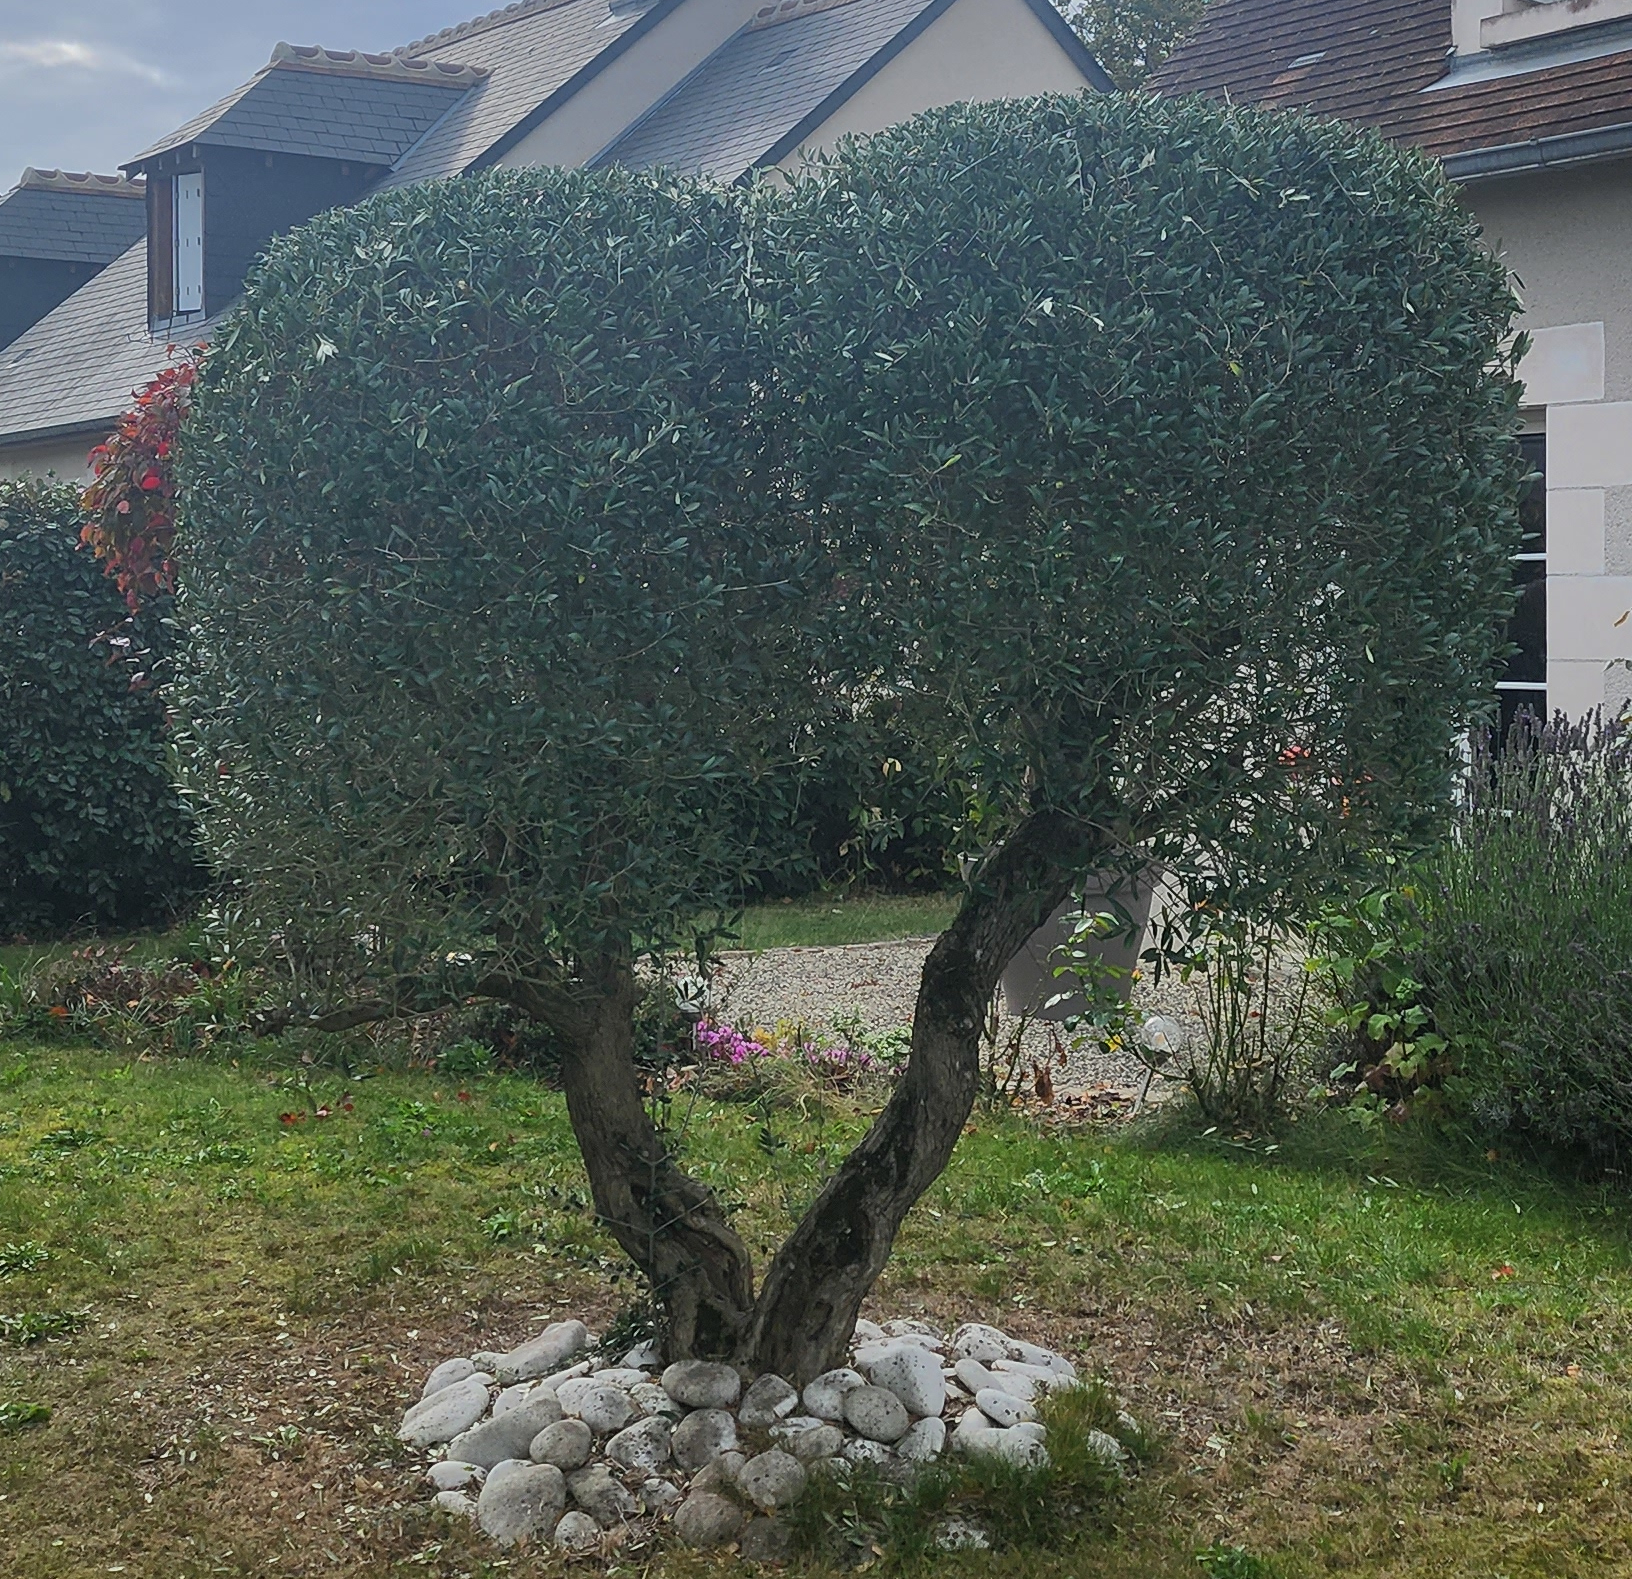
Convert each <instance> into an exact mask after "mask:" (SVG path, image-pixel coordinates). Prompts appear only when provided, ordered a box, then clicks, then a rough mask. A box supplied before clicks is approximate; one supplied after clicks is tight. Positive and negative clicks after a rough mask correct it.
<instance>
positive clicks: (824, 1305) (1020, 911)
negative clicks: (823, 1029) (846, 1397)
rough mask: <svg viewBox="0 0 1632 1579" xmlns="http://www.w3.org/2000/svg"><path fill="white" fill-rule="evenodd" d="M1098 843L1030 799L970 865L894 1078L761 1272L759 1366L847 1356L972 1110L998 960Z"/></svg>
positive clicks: (785, 1369)
mask: <svg viewBox="0 0 1632 1579" xmlns="http://www.w3.org/2000/svg"><path fill="white" fill-rule="evenodd" d="M1104 848H1105V841H1103V840H1102V839H1100V838H1098V837H1096V835H1095V834H1094V833H1093V832H1092V831H1091V830H1090V829H1088V828H1087V827H1086V826H1085V825H1084V824H1082V823H1080V822H1078V821H1076V820H1075V819H1072V818H1069V817H1066V816H1064V815H1062V814H1061V813H1058V812H1048V811H1043V812H1035V813H1033V814H1032V815H1031V816H1030V817H1028V818H1027V819H1026V821H1025V822H1024V823H1023V824H1022V825H1021V826H1020V827H1019V828H1018V829H1017V830H1016V831H1015V833H1014V835H1013V837H1011V838H1010V839H1008V840H1007V841H1006V842H1005V843H1004V844H1003V846H1002V847H1001V848H1000V849H999V850H998V852H997V853H996V854H995V855H994V856H993V857H992V859H991V860H990V861H989V862H988V863H987V865H986V866H985V867H984V868H983V869H982V870H981V872H980V873H979V874H978V876H977V878H976V882H975V885H974V889H973V891H972V892H971V893H970V895H969V897H968V898H967V899H966V900H965V901H964V905H963V908H962V909H961V910H960V911H959V913H958V916H957V919H956V920H955V921H954V922H953V923H952V925H951V926H950V927H949V928H948V929H947V931H946V932H945V933H944V934H943V935H942V936H941V938H940V940H939V941H938V942H937V943H936V945H935V947H934V949H933V950H931V952H930V955H929V958H928V959H927V960H926V961H925V963H924V971H923V977H922V980H921V982H920V985H919V991H918V1006H917V1010H916V1012H915V1015H914V1019H913V1028H912V1055H911V1059H910V1061H909V1063H908V1065H907V1071H906V1074H905V1076H904V1078H903V1079H902V1081H901V1084H900V1085H899V1086H898V1087H897V1088H896V1091H895V1094H894V1095H893V1096H892V1097H891V1099H890V1101H889V1103H888V1105H887V1106H886V1107H885V1109H884V1111H883V1113H881V1114H880V1115H879V1118H878V1120H877V1122H876V1123H875V1124H874V1125H873V1127H872V1129H871V1130H870V1131H869V1132H868V1134H867V1136H866V1138H865V1139H864V1140H863V1141H862V1142H861V1144H860V1145H859V1146H858V1147H857V1148H856V1149H855V1151H853V1152H852V1153H851V1154H850V1156H849V1157H848V1158H847V1159H846V1161H845V1162H844V1164H843V1165H842V1166H841V1167H840V1169H839V1171H838V1172H837V1173H836V1174H835V1175H834V1176H833V1178H832V1179H831V1180H830V1181H829V1182H828V1184H827V1187H826V1188H825V1189H824V1190H823V1191H822V1193H821V1194H820V1195H819V1196H818V1197H817V1199H816V1202H815V1204H814V1205H813V1206H812V1207H811V1208H810V1210H809V1211H808V1212H807V1213H806V1214H805V1217H804V1220H803V1221H802V1222H801V1223H800V1224H799V1226H798V1227H797V1228H796V1229H795V1230H794V1232H793V1234H792V1235H791V1236H790V1237H789V1239H788V1240H787V1242H786V1243H785V1244H784V1245H783V1246H782V1248H781V1250H780V1251H778V1253H777V1255H776V1258H775V1260H774V1261H773V1262H772V1263H771V1266H770V1269H769V1271H768V1272H767V1273H766V1277H765V1283H764V1286H763V1288H762V1289H761V1291H760V1296H759V1300H758V1302H757V1305H756V1307H755V1310H754V1316H753V1323H752V1326H751V1327H750V1328H749V1330H748V1332H747V1333H746V1335H745V1341H744V1343H743V1345H742V1357H743V1358H744V1359H745V1360H746V1361H747V1362H748V1363H749V1364H751V1365H752V1366H753V1367H754V1368H755V1369H756V1370H761V1371H775V1372H777V1374H779V1375H781V1376H785V1377H788V1378H789V1379H790V1380H793V1381H796V1382H801V1383H802V1382H805V1381H808V1380H809V1379H810V1378H811V1377H813V1376H816V1375H818V1374H820V1373H821V1372H822V1371H825V1370H829V1369H831V1368H832V1367H834V1366H836V1365H838V1364H840V1363H841V1362H842V1360H843V1358H844V1352H845V1347H846V1345H847V1344H848V1343H849V1340H850V1336H851V1334H852V1333H853V1332H854V1330H855V1324H856V1318H857V1316H858V1315H859V1314H860V1311H861V1303H862V1300H863V1299H864V1298H865V1297H866V1295H867V1292H868V1290H869V1289H870V1288H871V1287H872V1286H873V1283H874V1281H875V1280H876V1279H877V1277H878V1275H879V1273H880V1272H881V1271H883V1269H884V1263H885V1261H886V1260H887V1259H888V1257H889V1254H890V1249H891V1247H892V1246H893V1244H894V1243H895V1237H896V1234H897V1233H898V1232H899V1230H900V1227H901V1224H902V1222H903V1221H904V1219H905V1218H906V1215H907V1213H908V1212H909V1211H910V1210H911V1209H912V1207H913V1205H914V1203H915V1202H916V1201H917V1200H918V1198H919V1197H920V1196H921V1195H922V1194H923V1193H924V1191H925V1190H927V1189H928V1188H929V1186H930V1185H931V1184H933V1183H934V1182H935V1180H936V1179H937V1178H939V1177H940V1175H941V1173H942V1171H943V1170H944V1169H945V1167H946V1165H947V1163H948V1162H949V1161H950V1160H951V1156H952V1149H953V1147H954V1146H955V1145H956V1144H957V1140H958V1136H959V1135H960V1134H961V1133H962V1131H963V1126H964V1124H965V1123H966V1122H967V1121H968V1118H969V1113H970V1110H971V1109H972V1108H973V1106H974V1102H975V1097H976V1095H977V1094H978V1092H979V1087H980V1034H981V1026H982V1024H983V1023H984V1021H985V1016H986V1010H987V1006H988V1004H989V1003H990V1002H991V997H992V993H993V992H994V991H995V990H996V987H997V983H998V979H999V977H1000V976H1001V975H1002V972H1003V969H1004V967H1005V966H1007V964H1008V963H1009V961H1010V960H1011V959H1013V958H1014V956H1015V955H1016V954H1017V953H1018V952H1019V950H1020V947H1021V945H1022V944H1023V943H1024V942H1025V940H1026V939H1027V938H1028V937H1029V936H1030V935H1031V933H1032V932H1033V931H1035V930H1036V928H1037V927H1038V926H1039V925H1041V924H1042V921H1043V920H1044V918H1045V917H1047V916H1048V915H1049V914H1050V913H1051V912H1052V911H1053V910H1054V909H1055V908H1056V907H1057V906H1058V905H1059V904H1061V903H1062V902H1063V901H1064V899H1065V897H1066V895H1067V894H1068V893H1069V892H1070V889H1071V884H1072V882H1073V881H1074V880H1075V879H1076V878H1078V877H1080V876H1081V875H1082V873H1083V872H1084V871H1086V870H1088V869H1089V867H1090V866H1092V865H1093V864H1094V860H1095V857H1096V855H1098V854H1100V853H1102V851H1103V849H1104Z"/></svg>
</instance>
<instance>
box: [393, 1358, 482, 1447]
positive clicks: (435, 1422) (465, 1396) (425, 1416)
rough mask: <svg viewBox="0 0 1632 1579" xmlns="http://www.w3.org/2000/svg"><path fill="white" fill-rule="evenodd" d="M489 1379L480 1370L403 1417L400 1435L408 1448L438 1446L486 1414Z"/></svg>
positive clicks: (423, 1402)
mask: <svg viewBox="0 0 1632 1579" xmlns="http://www.w3.org/2000/svg"><path fill="white" fill-rule="evenodd" d="M487 1381H488V1379H487V1378H486V1377H485V1376H484V1375H483V1373H482V1372H481V1371H477V1372H476V1373H475V1374H474V1375H472V1376H467V1377H466V1378H465V1379H464V1381H462V1382H455V1383H454V1384H453V1385H452V1386H451V1387H444V1388H442V1389H441V1390H440V1391H438V1392H434V1393H432V1394H431V1396H430V1397H429V1398H426V1399H424V1400H423V1401H422V1402H420V1403H417V1404H415V1405H414V1407H413V1408H412V1409H410V1410H409V1411H408V1412H407V1414H405V1415H404V1416H403V1417H402V1424H401V1425H400V1426H399V1427H398V1428H397V1435H398V1437H399V1438H400V1439H401V1440H402V1441H403V1442H405V1443H407V1445H408V1446H409V1447H437V1446H439V1445H440V1444H441V1443H443V1442H451V1441H452V1440H453V1439H454V1438H455V1437H456V1436H458V1435H459V1434H460V1433H461V1432H464V1431H468V1430H469V1429H470V1428H471V1427H472V1426H473V1425H475V1424H476V1422H477V1421H478V1420H480V1419H481V1418H482V1416H483V1415H484V1414H486V1413H487Z"/></svg>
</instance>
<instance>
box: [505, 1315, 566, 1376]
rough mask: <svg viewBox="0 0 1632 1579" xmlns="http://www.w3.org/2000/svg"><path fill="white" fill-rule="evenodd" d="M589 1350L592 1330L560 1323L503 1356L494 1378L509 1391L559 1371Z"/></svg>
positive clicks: (563, 1322) (564, 1322) (547, 1328)
mask: <svg viewBox="0 0 1632 1579" xmlns="http://www.w3.org/2000/svg"><path fill="white" fill-rule="evenodd" d="M588 1347H589V1329H588V1328H587V1327H586V1326H585V1325H584V1324H583V1322H581V1321H558V1322H555V1323H554V1324H553V1325H551V1326H548V1327H546V1328H545V1329H544V1330H543V1331H542V1332H541V1333H539V1335H538V1336H537V1337H536V1338H529V1339H528V1341H527V1342H526V1343H523V1344H522V1345H520V1347H518V1348H515V1349H512V1350H511V1351H510V1352H509V1353H508V1354H506V1355H503V1356H502V1357H501V1358H500V1360H499V1363H498V1365H497V1366H496V1367H495V1369H494V1374H495V1375H496V1376H497V1377H498V1379H499V1380H500V1381H501V1382H502V1383H504V1385H505V1386H506V1387H508V1386H510V1385H511V1384H512V1383H515V1382H530V1381H532V1380H533V1378H534V1377H538V1376H548V1375H550V1374H551V1372H553V1371H558V1370H560V1369H561V1367H562V1366H563V1365H564V1364H566V1362H567V1361H569V1360H571V1359H572V1357H573V1356H574V1355H575V1354H581V1353H583V1351H584V1350H585V1349H587V1348H588Z"/></svg>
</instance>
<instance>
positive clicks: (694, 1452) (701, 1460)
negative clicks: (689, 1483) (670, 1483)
mask: <svg viewBox="0 0 1632 1579" xmlns="http://www.w3.org/2000/svg"><path fill="white" fill-rule="evenodd" d="M736 1445H737V1422H736V1420H735V1419H733V1418H732V1416H731V1415H730V1414H729V1413H727V1411H725V1410H724V1409H698V1410H696V1411H695V1412H694V1413H692V1414H689V1415H687V1416H686V1418H685V1419H684V1420H682V1421H681V1422H680V1424H679V1425H677V1426H676V1427H675V1428H674V1435H673V1436H672V1437H670V1438H669V1451H670V1452H672V1453H673V1454H674V1461H675V1463H676V1464H678V1465H679V1466H680V1467H681V1469H684V1470H687V1471H690V1472H695V1471H696V1470H699V1469H702V1468H704V1467H705V1466H706V1465H708V1464H710V1463H712V1462H713V1461H714V1460H715V1459H717V1458H718V1457H719V1456H720V1454H721V1453H730V1452H732V1451H734V1450H735V1448H736Z"/></svg>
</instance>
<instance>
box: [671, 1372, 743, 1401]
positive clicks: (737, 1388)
mask: <svg viewBox="0 0 1632 1579" xmlns="http://www.w3.org/2000/svg"><path fill="white" fill-rule="evenodd" d="M663 1391H664V1392H666V1393H667V1394H668V1395H669V1397H671V1398H672V1399H673V1400H674V1401H675V1402H676V1403H677V1404H684V1405H685V1406H686V1408H688V1409H730V1408H732V1407H733V1406H734V1405H735V1404H736V1402H737V1400H738V1399H739V1398H741V1397H742V1377H741V1376H739V1375H738V1374H737V1372H736V1371H735V1370H734V1369H733V1368H732V1367H731V1366H729V1365H721V1364H719V1363H718V1362H716V1361H714V1360H676V1361H675V1362H674V1364H673V1365H671V1366H670V1367H669V1368H668V1369H667V1370H666V1371H664V1373H663Z"/></svg>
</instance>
